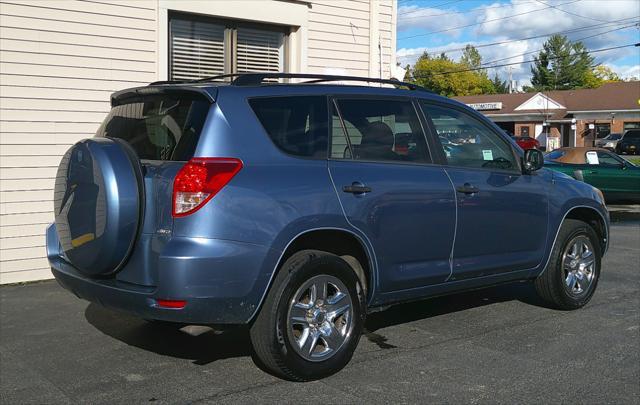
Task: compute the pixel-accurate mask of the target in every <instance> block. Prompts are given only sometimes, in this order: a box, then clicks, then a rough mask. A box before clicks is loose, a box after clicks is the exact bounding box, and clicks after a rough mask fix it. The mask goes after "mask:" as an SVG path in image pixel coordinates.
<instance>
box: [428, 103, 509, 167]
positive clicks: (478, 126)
mask: <svg viewBox="0 0 640 405" xmlns="http://www.w3.org/2000/svg"><path fill="white" fill-rule="evenodd" d="M422 108H423V109H424V112H425V113H426V115H427V116H429V118H431V121H432V122H433V125H434V126H435V129H436V132H437V133H438V138H439V139H440V144H441V145H442V149H443V150H444V153H445V155H446V156H447V162H448V163H449V164H450V165H453V166H464V167H477V168H493V169H503V170H519V166H518V163H517V161H516V158H515V156H514V155H513V151H512V149H511V147H510V146H509V144H508V143H507V141H506V140H504V139H502V138H501V137H500V136H499V135H498V134H497V133H495V132H494V131H492V130H490V129H489V128H487V127H485V126H484V125H483V124H482V123H481V122H479V121H477V120H476V119H475V118H473V117H472V116H470V115H468V114H466V113H464V112H462V111H458V110H455V109H452V108H444V107H439V106H435V105H432V104H428V103H423V104H422Z"/></svg>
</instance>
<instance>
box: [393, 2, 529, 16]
mask: <svg viewBox="0 0 640 405" xmlns="http://www.w3.org/2000/svg"><path fill="white" fill-rule="evenodd" d="M536 1H537V0H536ZM536 1H526V2H525V1H523V2H520V3H517V4H518V5H520V4H532V3H535V2H536ZM492 8H504V4H500V5H498V6H489V7H484V8H475V9H473V10H465V11H449V12H446V13H440V14H427V15H420V16H415V17H405V18H400V17H398V20H402V21H406V20H417V19H419V18H427V17H439V16H443V15H450V14H469V13H477V12H479V11H485V10H489V9H492ZM415 11H418V10H415Z"/></svg>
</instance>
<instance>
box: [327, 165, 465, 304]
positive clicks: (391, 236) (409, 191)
mask: <svg viewBox="0 0 640 405" xmlns="http://www.w3.org/2000/svg"><path fill="white" fill-rule="evenodd" d="M329 170H330V172H331V177H332V179H333V182H334V184H335V188H336V192H337V193H338V197H339V199H340V202H341V203H342V206H343V208H344V211H345V214H346V216H347V219H348V220H349V222H350V223H351V224H352V225H353V226H355V227H356V228H358V229H359V230H360V231H361V232H362V233H364V234H365V235H366V236H367V238H368V239H369V241H370V242H371V244H372V245H373V247H374V249H375V253H376V259H377V262H378V269H379V272H378V273H379V287H380V289H381V291H384V292H388V291H395V290H402V289H407V288H415V287H421V286H425V285H429V284H437V283H442V282H444V281H446V280H447V278H448V277H449V275H450V272H451V269H450V263H449V259H450V255H451V248H452V244H453V238H454V232H455V223H456V211H455V210H456V208H455V195H454V192H453V188H452V187H451V182H450V181H449V179H448V177H447V175H446V173H445V172H444V170H443V168H441V167H438V166H429V165H410V164H393V163H374V162H358V161H352V160H343V161H339V160H334V161H330V162H329ZM354 183H360V185H361V186H365V187H368V188H370V189H371V191H370V192H367V193H363V194H354V193H352V192H345V191H343V188H344V187H345V186H347V187H349V186H352V185H353V184H354Z"/></svg>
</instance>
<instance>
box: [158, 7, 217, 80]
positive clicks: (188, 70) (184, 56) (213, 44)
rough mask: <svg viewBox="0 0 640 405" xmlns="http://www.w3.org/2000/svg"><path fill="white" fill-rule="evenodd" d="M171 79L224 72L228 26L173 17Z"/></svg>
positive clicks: (191, 77)
mask: <svg viewBox="0 0 640 405" xmlns="http://www.w3.org/2000/svg"><path fill="white" fill-rule="evenodd" d="M170 25H171V29H170V32H171V43H170V51H171V79H173V80H193V79H199V78H202V77H209V76H216V75H222V74H224V73H225V69H224V58H225V41H224V31H225V26H224V25H221V24H213V23H209V22H202V21H193V20H187V19H179V18H172V19H171V23H170Z"/></svg>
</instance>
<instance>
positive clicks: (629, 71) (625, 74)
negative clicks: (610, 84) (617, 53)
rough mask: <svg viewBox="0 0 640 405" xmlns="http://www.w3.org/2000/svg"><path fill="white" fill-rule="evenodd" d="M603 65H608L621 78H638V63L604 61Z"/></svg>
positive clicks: (639, 78) (639, 77)
mask: <svg viewBox="0 0 640 405" xmlns="http://www.w3.org/2000/svg"><path fill="white" fill-rule="evenodd" d="M604 65H605V66H608V67H610V68H611V70H613V71H614V72H616V73H617V74H618V76H619V77H620V78H622V79H631V78H635V79H636V80H640V65H616V64H613V63H606V64H604Z"/></svg>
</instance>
